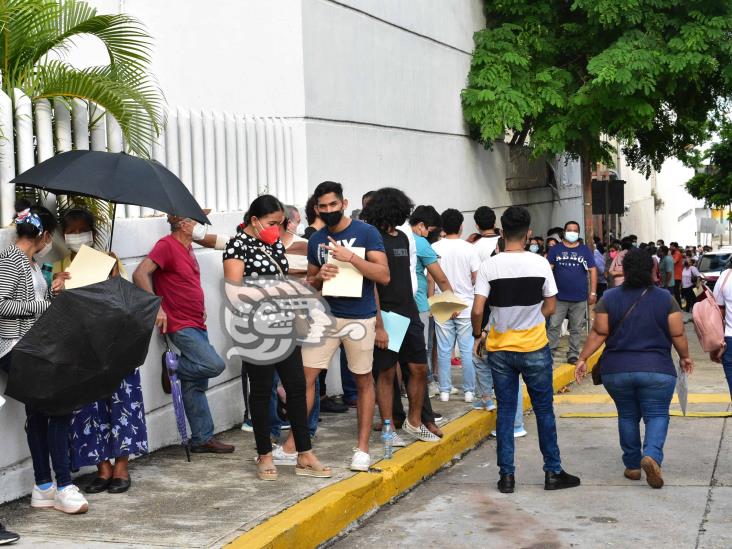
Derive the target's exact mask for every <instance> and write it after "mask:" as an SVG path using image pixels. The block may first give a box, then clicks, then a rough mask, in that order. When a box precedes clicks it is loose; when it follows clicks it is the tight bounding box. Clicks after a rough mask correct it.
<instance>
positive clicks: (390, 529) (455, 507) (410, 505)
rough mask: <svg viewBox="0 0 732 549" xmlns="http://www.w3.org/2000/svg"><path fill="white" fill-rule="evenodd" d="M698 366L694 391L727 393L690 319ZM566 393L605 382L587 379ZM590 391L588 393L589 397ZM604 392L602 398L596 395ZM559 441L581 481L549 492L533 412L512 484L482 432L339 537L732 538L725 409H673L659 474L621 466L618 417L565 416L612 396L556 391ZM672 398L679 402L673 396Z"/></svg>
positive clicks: (403, 541)
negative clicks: (656, 483)
mask: <svg viewBox="0 0 732 549" xmlns="http://www.w3.org/2000/svg"><path fill="white" fill-rule="evenodd" d="M687 332H688V333H689V336H690V342H691V345H692V352H693V354H694V357H695V359H696V360H697V371H696V372H695V374H694V375H693V376H692V377H691V378H690V382H689V383H690V389H689V390H690V392H691V393H716V394H718V395H720V398H719V399H714V400H726V399H725V398H724V397H725V395H728V388H727V383H726V381H725V379H724V375H723V372H722V368H721V366H720V365H717V364H713V363H711V362H710V361H708V360H706V359H705V358H704V356H703V354H702V353H701V351H700V349H699V348H698V345H697V344H696V341H695V340H696V338H695V337H694V336H693V331H692V330H691V327H690V326H689V327H688V329H687ZM566 394H567V395H576V394H581V395H597V396H601V395H604V394H605V391H604V389H603V388H602V387H594V386H592V385H591V383H590V382H589V381H586V382H585V383H583V384H582V385H581V386H579V387H577V386H574V387H573V388H572V390H571V392H569V393H566ZM587 398H589V399H590V400H593V399H592V398H591V397H587ZM597 400H602V399H597ZM561 401H562V396H561V395H560V396H559V397H558V398H557V402H558V403H557V405H556V406H555V410H556V413H557V416H558V420H557V421H558V431H559V443H560V449H561V452H562V461H563V465H564V467H565V469H566V470H567V471H568V472H570V473H573V474H577V475H579V476H580V477H581V478H582V486H581V487H579V488H575V489H571V490H563V491H558V492H545V491H544V490H543V472H542V469H541V465H542V462H541V455H540V453H539V449H538V442H537V437H536V426H535V422H534V421H533V417H531V416H529V417H528V418H527V421H526V425H527V429H528V431H529V436H527V437H526V438H524V439H519V440H518V441H517V446H516V463H517V471H516V480H517V489H516V493H514V494H501V493H499V492H498V491H497V489H496V486H495V483H496V480H497V478H498V469H497V467H496V453H495V441H494V440H488V441H486V442H485V443H483V444H482V445H481V446H480V447H479V448H477V449H475V450H473V451H472V452H470V453H469V454H467V455H466V456H465V457H464V459H462V460H461V461H460V462H459V463H457V464H456V465H454V466H453V467H452V468H450V469H447V470H444V471H443V472H440V473H438V474H437V475H435V476H434V477H432V478H431V479H430V480H428V481H426V482H425V483H423V484H422V485H420V486H419V487H417V488H415V489H414V490H413V491H412V492H411V493H409V494H408V495H406V496H404V497H403V498H401V499H399V500H398V501H397V502H396V503H394V504H393V505H391V506H389V507H385V508H383V509H382V510H381V511H379V513H377V514H376V515H375V516H373V517H372V518H370V519H369V520H368V521H367V522H365V524H363V526H362V527H361V528H359V529H357V530H355V531H353V532H352V533H351V534H350V535H348V536H347V537H346V538H344V539H342V540H341V541H339V542H337V543H336V544H335V547H336V548H339V549H340V548H343V549H346V548H348V549H359V548H372V547H384V546H387V545H389V546H402V547H421V548H432V547H435V548H438V547H439V548H442V547H445V544H446V543H448V542H449V544H450V546H451V547H453V548H456V549H457V548H463V547H464V548H470V549H475V548H478V547H480V548H482V547H501V548H514V547H515V548H528V547H531V548H537V549H538V548H551V549H559V548H564V547H578V548H585V547H587V548H595V547H653V548H655V547H658V548H697V547H698V548H705V549H706V548H709V549H712V548H715V549H716V548H720V549H721V548H729V547H732V424H730V420H729V419H728V418H678V417H674V418H672V419H671V425H670V429H669V436H668V439H667V443H666V447H665V454H666V458H665V461H664V464H663V470H664V479H665V481H666V485H665V487H664V488H663V489H661V490H653V489H651V488H650V487H649V486H648V485H647V484H646V483H645V480H642V481H640V482H633V481H630V480H627V479H625V478H624V477H623V464H622V462H621V460H620V457H621V451H620V447H619V444H618V435H617V423H616V422H617V420H616V419H612V418H611V419H608V418H604V419H568V418H562V417H561V414H563V413H567V412H592V411H598V412H611V411H614V406H613V405H612V404H609V403H608V404H603V403H585V404H569V403H561ZM672 408H673V409H678V407H677V405H673V407H672ZM729 409H730V405H729V404H728V403H719V402H716V403H706V404H690V405H689V410H694V411H728V410H729Z"/></svg>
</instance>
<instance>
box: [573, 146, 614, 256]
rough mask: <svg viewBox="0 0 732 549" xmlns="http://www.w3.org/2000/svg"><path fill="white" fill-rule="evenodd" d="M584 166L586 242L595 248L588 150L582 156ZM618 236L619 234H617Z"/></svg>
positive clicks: (583, 203)
mask: <svg viewBox="0 0 732 549" xmlns="http://www.w3.org/2000/svg"><path fill="white" fill-rule="evenodd" d="M580 165H581V167H582V206H583V211H584V217H585V244H587V245H588V246H589V247H590V249H594V247H595V242H594V240H593V238H594V236H595V232H594V228H593V226H592V225H593V224H592V163H591V162H590V157H589V154H588V151H586V152H585V154H583V155H582V156H581V164H580ZM616 238H617V235H616Z"/></svg>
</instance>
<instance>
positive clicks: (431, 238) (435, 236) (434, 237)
mask: <svg viewBox="0 0 732 549" xmlns="http://www.w3.org/2000/svg"><path fill="white" fill-rule="evenodd" d="M439 239H440V229H435V230H434V231H430V232H428V233H427V242H429V243H430V244H434V243H435V242H437V241H438V240H439Z"/></svg>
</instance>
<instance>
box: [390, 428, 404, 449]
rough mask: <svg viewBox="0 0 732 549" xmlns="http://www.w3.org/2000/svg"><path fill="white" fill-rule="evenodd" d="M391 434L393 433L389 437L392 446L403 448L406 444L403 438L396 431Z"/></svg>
mask: <svg viewBox="0 0 732 549" xmlns="http://www.w3.org/2000/svg"><path fill="white" fill-rule="evenodd" d="M392 434H393V435H394V436H393V438H392V439H391V447H392V448H405V447H406V446H407V443H406V442H404V439H403V438H402V437H400V436H399V434H398V433H397V432H394V433H392Z"/></svg>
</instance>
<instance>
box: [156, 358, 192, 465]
mask: <svg viewBox="0 0 732 549" xmlns="http://www.w3.org/2000/svg"><path fill="white" fill-rule="evenodd" d="M163 360H164V363H165V371H166V372H168V377H169V378H170V389H171V393H170V394H171V396H172V398H173V411H174V412H175V424H176V426H177V427H178V433H179V434H180V443H181V445H182V446H183V448H184V449H185V451H186V459H187V460H188V461H189V462H190V461H191V449H190V447H189V446H188V430H187V429H186V411H185V408H183V391H182V389H181V386H180V379H178V355H177V354H175V353H174V352H173V351H171V350H170V346H169V345H168V348H167V349H166V350H165V352H164V353H163Z"/></svg>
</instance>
